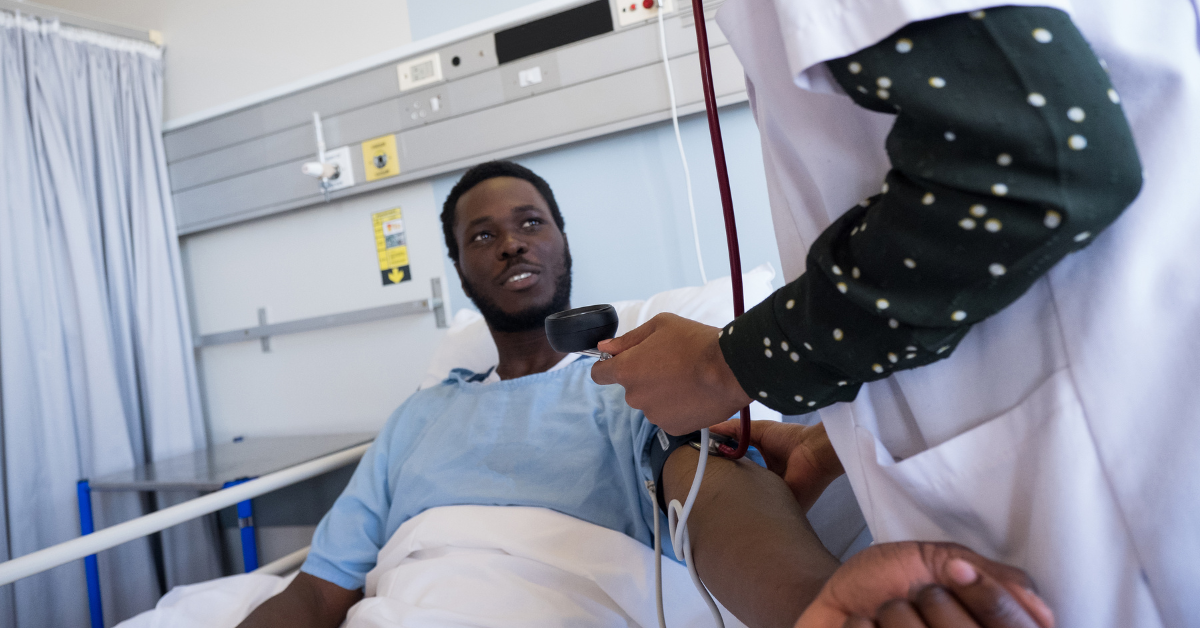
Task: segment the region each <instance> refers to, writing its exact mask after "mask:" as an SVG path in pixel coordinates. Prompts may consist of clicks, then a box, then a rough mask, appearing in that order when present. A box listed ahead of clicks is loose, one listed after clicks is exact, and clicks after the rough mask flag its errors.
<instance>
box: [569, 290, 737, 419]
mask: <svg viewBox="0 0 1200 628" xmlns="http://www.w3.org/2000/svg"><path fill="white" fill-rule="evenodd" d="M718 332H720V330H719V329H717V328H716V327H709V326H708V325H704V324H702V323H697V322H696V321H693V320H689V319H686V318H683V317H681V316H676V315H674V314H659V315H658V316H655V317H654V318H652V319H650V320H649V321H646V324H644V325H642V326H641V327H638V328H637V329H634V330H633V331H631V332H629V333H627V334H625V335H624V336H621V337H620V338H613V339H612V340H605V341H603V342H601V343H600V345H599V346H598V347H597V348H598V349H599V350H601V351H604V352H607V353H611V354H612V355H613V356H614V357H613V358H611V359H609V360H605V361H603V362H597V363H596V364H594V365H593V366H592V379H593V380H595V382H596V383H597V384H620V385H622V386H624V387H625V403H628V404H629V405H630V406H632V407H634V408H637V409H638V410H641V411H642V412H645V413H646V418H648V419H650V422H651V423H653V424H655V425H657V426H659V427H661V428H662V429H664V430H666V432H667V433H668V434H674V435H676V436H678V435H680V434H687V433H688V432H694V431H696V430H698V429H701V428H705V427H708V426H710V425H713V424H715V423H720V422H721V421H722V420H724V419H727V418H729V417H731V416H733V415H734V413H736V412H738V411H739V410H741V409H742V408H744V407H746V406H747V405H749V404H750V397H749V396H747V395H746V393H745V391H743V390H742V387H741V385H739V384H738V382H737V378H735V377H734V375H733V371H731V370H730V369H729V366H728V365H727V364H725V356H724V355H723V354H722V353H721V347H720V346H719V345H718V344H717V334H718Z"/></svg>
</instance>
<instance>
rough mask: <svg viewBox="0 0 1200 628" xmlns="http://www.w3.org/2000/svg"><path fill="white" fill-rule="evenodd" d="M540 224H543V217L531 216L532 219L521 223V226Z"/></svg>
mask: <svg viewBox="0 0 1200 628" xmlns="http://www.w3.org/2000/svg"><path fill="white" fill-rule="evenodd" d="M540 224H542V219H541V218H530V219H528V220H526V221H525V222H523V223H521V226H522V227H533V226H535V225H540Z"/></svg>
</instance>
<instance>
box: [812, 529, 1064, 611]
mask: <svg viewBox="0 0 1200 628" xmlns="http://www.w3.org/2000/svg"><path fill="white" fill-rule="evenodd" d="M1031 587H1032V582H1031V581H1030V580H1029V577H1028V576H1026V575H1025V573H1024V572H1023V571H1021V570H1020V569H1017V568H1015V567H1010V566H1008V565H1004V564H1002V563H997V562H994V561H991V560H988V559H986V558H984V557H982V556H980V555H978V554H976V553H974V552H972V551H971V550H969V549H967V548H965V547H963V546H961V545H956V544H954V543H919V542H904V543H883V544H880V545H875V546H872V547H869V548H867V549H865V550H863V551H862V552H860V553H858V554H856V555H855V556H854V557H853V558H851V559H850V560H848V561H846V563H845V564H844V565H842V567H841V568H839V569H838V570H837V571H836V572H834V574H833V577H831V578H830V579H829V581H828V582H826V583H825V587H824V588H822V589H821V592H820V593H819V594H818V595H817V598H816V599H815V600H813V602H812V604H810V605H809V607H808V609H807V610H806V611H805V612H804V614H803V615H801V617H800V619H799V621H797V622H796V625H795V628H843V627H847V628H865V627H869V626H870V627H873V626H879V627H880V628H893V627H894V628H910V627H911V628H920V627H923V626H929V627H931V628H950V627H954V628H959V627H963V628H976V627H981V628H1053V626H1054V615H1053V614H1052V613H1051V612H1050V609H1049V607H1047V606H1046V604H1045V603H1044V602H1042V600H1041V598H1039V597H1038V596H1037V595H1036V594H1035V593H1033V592H1032V590H1031Z"/></svg>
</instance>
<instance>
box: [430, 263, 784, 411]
mask: <svg viewBox="0 0 1200 628" xmlns="http://www.w3.org/2000/svg"><path fill="white" fill-rule="evenodd" d="M773 279H775V269H774V268H772V267H771V265H770V264H763V265H761V266H759V267H757V268H755V269H753V270H751V271H749V272H746V273H744V274H742V295H743V298H744V299H745V303H746V309H750V308H751V307H753V306H755V305H757V304H758V303H760V302H761V301H762V300H763V299H765V298H767V297H768V296H770V294H771V293H772V292H774V291H775V288H774V287H772V286H771V281H772V280H773ZM612 306H613V307H614V308H616V310H617V318H618V319H619V320H620V325H619V326H618V327H617V335H618V336H620V335H622V334H625V333H627V332H629V331H630V330H632V329H634V328H635V327H638V326H639V325H641V324H642V323H645V322H646V321H648V320H650V319H651V318H653V317H654V316H655V315H656V314H661V313H663V312H670V313H672V314H678V315H679V316H682V317H684V318H690V319H692V320H694V321H698V322H701V323H704V324H705V325H712V326H714V327H720V326H721V325H724V324H725V323H728V322H729V321H731V320H733V285H732V281H731V280H730V278H729V277H721V278H720V279H713V280H712V281H709V282H708V283H706V284H704V285H703V286H696V287H690V288H677V289H675V290H667V291H666V292H660V293H658V294H656V295H654V296H652V297H650V298H649V299H646V300H645V301H617V302H615V303H613V304H612ZM499 359H500V357H499V354H498V353H497V352H496V343H495V342H493V341H492V335H491V333H489V332H488V328H487V324H486V323H485V322H484V320H483V316H482V315H480V314H479V313H478V312H475V311H472V310H467V309H462V310H459V311H458V312H457V313H455V315H454V320H453V322H452V323H451V325H450V329H449V330H448V331H447V332H446V335H445V337H444V338H442V342H441V344H439V345H438V348H437V350H435V351H434V352H433V358H432V359H431V360H430V363H429V369H428V370H427V371H426V372H425V379H423V380H422V381H421V386H420V387H421V388H429V387H430V386H436V385H437V384H439V383H440V382H442V381H443V380H445V379H446V377H447V376H449V375H450V371H451V370H452V369H456V368H465V369H467V370H469V371H471V372H474V373H482V372H484V371H487V370H488V369H489V368H491V367H493V366H495V365H496V363H497V362H498V361H499ZM751 414H752V415H753V416H754V418H755V419H771V420H779V413H778V412H775V411H773V410H770V409H768V408H767V407H766V406H763V405H762V404H759V403H758V402H755V403H754V404H753V407H752V408H751Z"/></svg>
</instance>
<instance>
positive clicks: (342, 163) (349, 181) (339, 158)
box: [325, 146, 354, 192]
mask: <svg viewBox="0 0 1200 628" xmlns="http://www.w3.org/2000/svg"><path fill="white" fill-rule="evenodd" d="M325 163H327V164H334V165H336V166H337V169H338V175H337V176H336V177H334V178H332V179H329V181H327V182H326V183H325V189H326V190H327V191H329V192H332V191H334V190H340V189H342V188H348V187H350V186H352V185H354V163H353V162H351V161H350V147H349V146H343V147H341V148H335V149H333V150H327V151H325Z"/></svg>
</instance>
